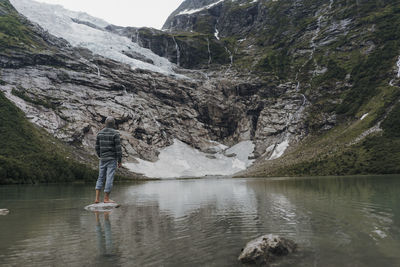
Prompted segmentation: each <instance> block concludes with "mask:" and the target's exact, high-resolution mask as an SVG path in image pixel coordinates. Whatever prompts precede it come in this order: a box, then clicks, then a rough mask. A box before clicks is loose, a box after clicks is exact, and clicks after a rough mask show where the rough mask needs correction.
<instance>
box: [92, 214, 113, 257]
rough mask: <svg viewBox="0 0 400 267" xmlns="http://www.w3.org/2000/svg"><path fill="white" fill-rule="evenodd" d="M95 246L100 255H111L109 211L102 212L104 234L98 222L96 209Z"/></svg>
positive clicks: (98, 216)
mask: <svg viewBox="0 0 400 267" xmlns="http://www.w3.org/2000/svg"><path fill="white" fill-rule="evenodd" d="M95 214H96V234H97V247H98V250H99V252H100V254H101V255H104V256H113V253H112V252H113V242H112V233H111V223H110V218H109V216H110V212H104V235H103V231H102V227H101V222H100V215H99V212H98V211H96V212H95Z"/></svg>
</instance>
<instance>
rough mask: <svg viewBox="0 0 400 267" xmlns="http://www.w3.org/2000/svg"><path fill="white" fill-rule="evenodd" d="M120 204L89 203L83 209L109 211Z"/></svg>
mask: <svg viewBox="0 0 400 267" xmlns="http://www.w3.org/2000/svg"><path fill="white" fill-rule="evenodd" d="M119 207H120V205H119V204H118V203H104V202H101V203H97V204H91V205H88V206H86V207H85V210H89V211H110V210H112V209H114V208H119Z"/></svg>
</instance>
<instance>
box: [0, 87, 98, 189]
mask: <svg viewBox="0 0 400 267" xmlns="http://www.w3.org/2000/svg"><path fill="white" fill-rule="evenodd" d="M0 118H1V119H0V147H1V149H0V184H12V183H38V182H71V181H76V180H81V181H93V180H95V179H96V176H97V173H96V171H94V170H92V169H91V168H89V167H87V166H85V165H84V164H82V163H78V162H75V161H73V160H70V159H68V158H69V157H72V155H71V153H69V152H68V150H67V149H66V148H65V147H64V145H63V144H61V143H60V142H59V141H57V140H56V139H55V138H53V137H51V136H50V135H49V134H47V133H46V132H44V131H43V130H40V129H38V128H36V127H35V126H34V125H33V124H31V123H30V122H29V121H28V120H27V119H26V118H25V114H24V113H23V112H22V111H21V110H19V109H18V108H17V107H16V106H15V105H14V104H13V103H11V102H10V101H9V100H8V99H7V98H6V97H5V96H4V94H3V93H2V92H0Z"/></svg>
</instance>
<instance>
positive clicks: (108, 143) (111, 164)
mask: <svg viewBox="0 0 400 267" xmlns="http://www.w3.org/2000/svg"><path fill="white" fill-rule="evenodd" d="M96 154H97V156H98V157H99V158H100V161H99V178H98V179H97V183H96V200H95V201H94V202H95V203H99V202H100V190H101V189H102V187H103V183H104V180H105V181H106V185H105V187H104V193H105V194H104V203H115V201H113V200H111V199H110V193H111V189H112V186H113V181H114V174H115V170H116V168H117V166H118V168H120V167H121V160H122V150H121V141H120V137H119V132H118V131H117V130H115V120H114V118H113V117H107V119H106V127H105V128H104V129H103V130H101V131H100V132H99V133H98V134H97V138H96Z"/></svg>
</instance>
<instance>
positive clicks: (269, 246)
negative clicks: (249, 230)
mask: <svg viewBox="0 0 400 267" xmlns="http://www.w3.org/2000/svg"><path fill="white" fill-rule="evenodd" d="M296 247H297V245H296V243H295V242H294V241H292V240H289V239H286V238H282V237H279V236H277V235H272V234H269V235H263V236H260V237H258V238H256V239H254V240H252V241H250V242H248V243H247V244H246V246H245V248H244V249H243V250H242V253H241V254H240V255H239V258H238V260H239V261H241V262H242V263H247V264H257V265H267V264H269V263H270V262H272V261H274V260H276V259H277V258H279V257H281V256H285V255H288V254H289V253H292V252H293V251H295V250H296Z"/></svg>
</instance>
